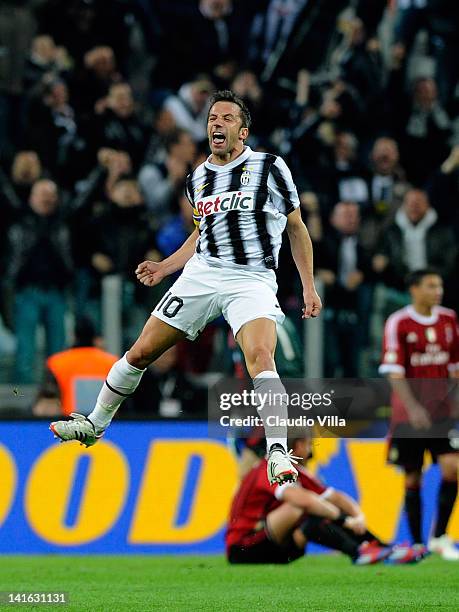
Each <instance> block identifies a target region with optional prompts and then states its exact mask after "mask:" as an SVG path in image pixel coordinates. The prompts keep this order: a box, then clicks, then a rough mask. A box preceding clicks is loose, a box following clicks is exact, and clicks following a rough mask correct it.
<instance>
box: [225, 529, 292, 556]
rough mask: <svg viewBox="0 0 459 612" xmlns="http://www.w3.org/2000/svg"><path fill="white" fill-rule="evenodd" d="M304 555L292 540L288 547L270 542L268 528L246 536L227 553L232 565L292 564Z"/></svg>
mask: <svg viewBox="0 0 459 612" xmlns="http://www.w3.org/2000/svg"><path fill="white" fill-rule="evenodd" d="M303 555H304V549H302V548H301V549H300V548H298V547H297V546H296V544H295V542H294V541H293V539H291V540H290V541H289V542H288V543H287V544H286V546H279V544H276V543H275V542H273V541H272V540H270V538H269V535H268V532H267V530H266V527H263V529H261V530H260V531H256V532H254V533H251V534H249V535H247V536H245V537H244V538H243V539H242V540H241V542H240V543H239V544H237V545H233V546H231V547H230V549H229V550H228V551H227V556H228V561H229V562H230V563H283V564H285V563H290V562H291V561H295V560H296V559H299V558H300V557H302V556H303Z"/></svg>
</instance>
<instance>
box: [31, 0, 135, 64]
mask: <svg viewBox="0 0 459 612" xmlns="http://www.w3.org/2000/svg"><path fill="white" fill-rule="evenodd" d="M37 4H38V6H37V8H36V15H37V18H38V23H39V30H40V31H41V32H46V33H47V34H50V35H51V36H52V37H53V39H54V40H55V41H56V43H57V44H58V45H65V47H66V48H67V49H68V51H69V53H70V55H71V57H72V58H74V59H75V62H76V63H77V64H79V63H80V62H81V61H82V60H83V57H84V55H85V53H86V52H87V51H89V50H90V49H93V48H94V47H96V46H99V45H104V46H105V45H107V46H109V47H111V48H112V49H113V50H114V52H115V56H116V59H117V63H118V64H119V65H123V63H124V62H125V61H126V60H127V59H128V56H129V49H130V36H129V34H130V27H131V23H132V21H130V20H129V15H130V9H131V7H132V5H133V4H135V2H131V1H130V0H111V1H110V2H105V1H104V0H52V1H46V2H39V3H37Z"/></svg>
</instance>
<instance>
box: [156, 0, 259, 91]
mask: <svg viewBox="0 0 459 612" xmlns="http://www.w3.org/2000/svg"><path fill="white" fill-rule="evenodd" d="M157 8H158V13H159V20H160V24H161V30H162V36H161V38H160V42H159V45H158V47H159V57H158V64H157V66H156V69H155V71H154V74H153V86H154V87H155V88H163V89H169V90H170V89H173V90H178V89H179V87H180V86H181V85H182V84H183V83H184V82H186V81H187V80H188V79H189V77H190V75H192V74H198V73H207V74H209V75H211V78H212V80H215V81H216V82H218V86H219V87H222V86H227V84H228V83H229V81H230V80H231V79H232V77H233V76H234V72H235V69H236V66H237V65H243V63H244V60H245V57H246V52H247V41H248V40H249V28H250V23H251V15H250V11H251V6H250V3H242V2H236V3H235V2H233V1H232V0H199V2H193V3H191V2H181V3H180V2H168V1H164V0H163V1H162V2H161V1H160V2H158V3H157Z"/></svg>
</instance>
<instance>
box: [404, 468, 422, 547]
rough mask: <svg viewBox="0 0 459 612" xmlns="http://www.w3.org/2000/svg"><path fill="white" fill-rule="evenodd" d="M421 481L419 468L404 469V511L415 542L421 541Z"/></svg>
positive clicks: (419, 542)
mask: <svg viewBox="0 0 459 612" xmlns="http://www.w3.org/2000/svg"><path fill="white" fill-rule="evenodd" d="M421 483H422V471H421V470H408V469H405V511H406V514H407V516H408V524H409V527H410V532H411V537H412V538H413V542H414V543H415V544H421V543H422V533H421V531H422V510H421Z"/></svg>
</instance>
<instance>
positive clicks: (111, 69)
mask: <svg viewBox="0 0 459 612" xmlns="http://www.w3.org/2000/svg"><path fill="white" fill-rule="evenodd" d="M121 80H122V77H121V74H120V73H119V72H118V69H117V66H116V59H115V54H114V53H113V49H111V48H110V47H103V46H100V47H94V49H91V50H90V51H88V52H87V53H85V55H84V61H83V66H82V67H81V68H79V70H78V71H77V73H76V74H75V76H74V78H73V79H72V81H71V83H70V90H71V93H72V98H73V99H74V101H75V106H76V108H77V109H78V110H79V112H81V113H82V114H83V115H84V116H85V118H86V117H87V116H89V115H91V114H92V113H94V112H95V113H98V114H100V113H102V112H103V111H104V110H105V108H106V106H107V94H108V92H109V89H110V86H111V85H113V84H114V83H118V82H120V81H121Z"/></svg>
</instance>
